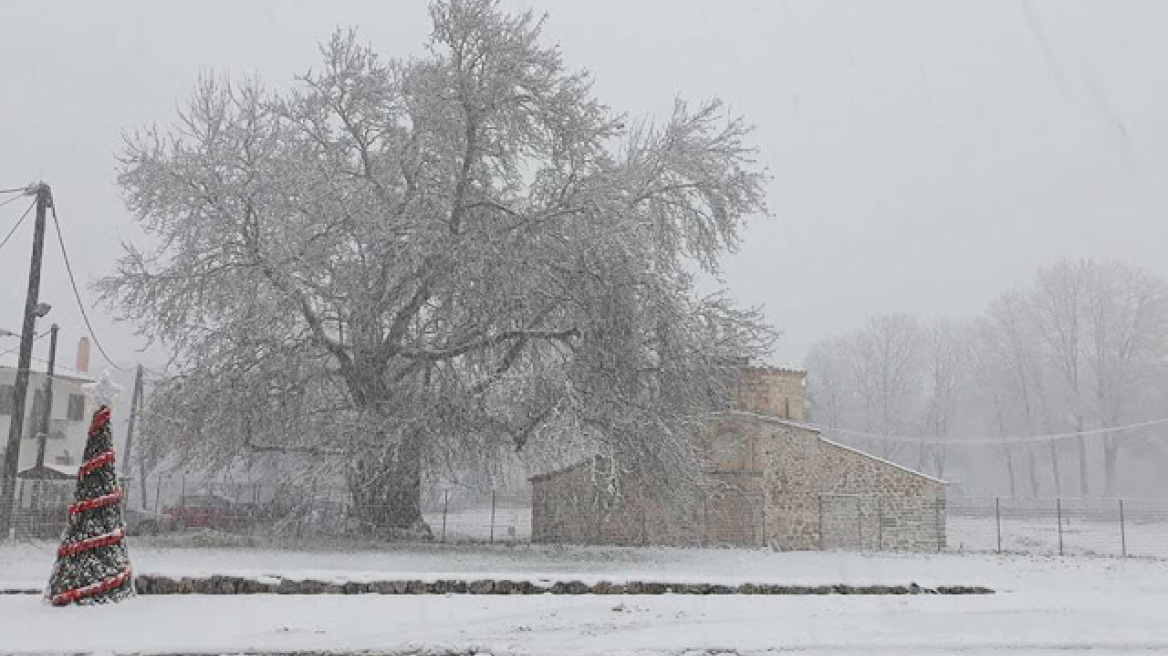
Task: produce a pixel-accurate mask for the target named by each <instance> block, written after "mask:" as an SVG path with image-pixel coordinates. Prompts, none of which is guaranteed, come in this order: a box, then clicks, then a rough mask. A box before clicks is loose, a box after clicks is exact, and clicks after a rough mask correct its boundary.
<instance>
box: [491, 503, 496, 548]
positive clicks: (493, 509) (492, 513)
mask: <svg viewBox="0 0 1168 656" xmlns="http://www.w3.org/2000/svg"><path fill="white" fill-rule="evenodd" d="M491 544H495V491H494V490H491Z"/></svg>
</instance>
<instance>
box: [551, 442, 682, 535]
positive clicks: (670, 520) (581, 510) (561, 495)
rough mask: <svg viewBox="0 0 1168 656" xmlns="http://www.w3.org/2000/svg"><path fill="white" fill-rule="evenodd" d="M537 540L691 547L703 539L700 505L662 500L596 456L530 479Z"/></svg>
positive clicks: (677, 500) (679, 500)
mask: <svg viewBox="0 0 1168 656" xmlns="http://www.w3.org/2000/svg"><path fill="white" fill-rule="evenodd" d="M531 483H532V509H531V513H532V515H531V531H532V533H531V539H532V541H533V542H536V543H545V544H546V543H565V544H608V545H623V546H634V545H653V544H670V545H692V544H698V543H700V542H701V519H702V518H701V510H702V508H701V504H700V503H695V502H692V501H691V502H690V503H685V502H684V500H683V499H678V498H673V499H658V498H654V497H653V496H650V495H648V494H646V492H645V490H644V489H643V488H642V487H641V486H640V485H638V484H637V483H636V481H635V480H633V479H632V478H631V477H629V476H627V475H624V474H616V475H615V477H614V476H613V473H612V472H611V471H609V463H608V461H606V460H605V459H603V458H593V459H590V460H587V461H585V462H582V463H580V464H578V465H576V466H574V467H570V468H568V469H565V470H561V471H559V472H555V473H552V474H546V475H543V476H536V477H535V478H533V479H532V481H531Z"/></svg>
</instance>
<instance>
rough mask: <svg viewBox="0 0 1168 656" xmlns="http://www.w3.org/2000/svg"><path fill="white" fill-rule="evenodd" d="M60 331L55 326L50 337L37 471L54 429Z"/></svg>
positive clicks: (41, 464) (38, 442)
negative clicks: (51, 431) (54, 390)
mask: <svg viewBox="0 0 1168 656" xmlns="http://www.w3.org/2000/svg"><path fill="white" fill-rule="evenodd" d="M60 329H61V328H60V326H58V325H57V324H53V327H52V329H51V333H50V335H49V370H48V376H47V377H46V378H45V408H44V410H45V411H44V413H43V414H42V415H41V429H40V435H38V436H37V458H36V466H37V469H40V468H41V467H44V466H45V443H46V442H47V441H48V438H49V430H50V429H51V428H52V419H53V373H54V371H55V369H56V366H57V331H59V330H60Z"/></svg>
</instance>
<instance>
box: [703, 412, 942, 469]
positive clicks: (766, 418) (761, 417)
mask: <svg viewBox="0 0 1168 656" xmlns="http://www.w3.org/2000/svg"><path fill="white" fill-rule="evenodd" d="M736 415H740V416H745V417H748V418H750V419H757V420H759V421H765V422H767V423H771V424H781V425H783V426H789V427H791V428H798V429H800V430H805V431H810V432H812V433H815V434H816V435H818V436H819V441H820V442H823V443H825V444H830V445H831V446H835V447H839V448H841V449H844V450H846V451H851V452H852V453H855V454H856V455H861V456H864V457H865V458H869V459H871V460H875V461H876V462H879V463H883V464H885V465H888V466H889V467H895V468H896V469H899V470H901V471H903V472H906V473H909V474H912V475H914V476H920V477H921V478H925V479H928V480H930V481H933V482H935V483H940V484H942V485H948V484H949V482H948V481H944V480H941V479H939V478H935V477H933V476H929V475H928V474H922V473H921V472H919V471H917V470H915V469H910V468H908V467H905V466H904V465H898V464H896V463H895V462H892V461H891V460H886V459H884V458H881V457H880V456H875V455H872V454H871V453H868V452H867V451H861V450H860V449H857V448H855V447H852V446H848V445H846V444H841V443H840V442H836V441H834V440H829V439H827V438H826V437H824V436H823V432H822V431H821V430H820V429H819V428H816V427H815V426H812V425H810V424H801V423H799V422H796V421H791V420H789V419H783V418H782V417H775V416H772V415H764V414H759V413H757V412H745V411H742V410H730V411H727V412H718V413H715V416H736Z"/></svg>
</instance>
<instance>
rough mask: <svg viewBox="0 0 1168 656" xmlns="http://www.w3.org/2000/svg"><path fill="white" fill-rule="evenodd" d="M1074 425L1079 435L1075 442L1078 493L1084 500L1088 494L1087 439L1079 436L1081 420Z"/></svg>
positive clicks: (1081, 426)
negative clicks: (1077, 455)
mask: <svg viewBox="0 0 1168 656" xmlns="http://www.w3.org/2000/svg"><path fill="white" fill-rule="evenodd" d="M1076 423H1077V424H1078V425H1077V426H1076V428H1075V430H1076V431H1078V432H1079V433H1080V435H1079V437H1078V440H1077V441H1078V444H1079V492H1081V493H1082V494H1083V498H1084V499H1086V498H1087V496H1088V494H1089V486H1088V485H1087V438H1085V437H1083V435H1082V434H1081V433H1082V432H1083V419H1082V418H1081V417H1080V418H1079V421H1078V422H1076Z"/></svg>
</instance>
